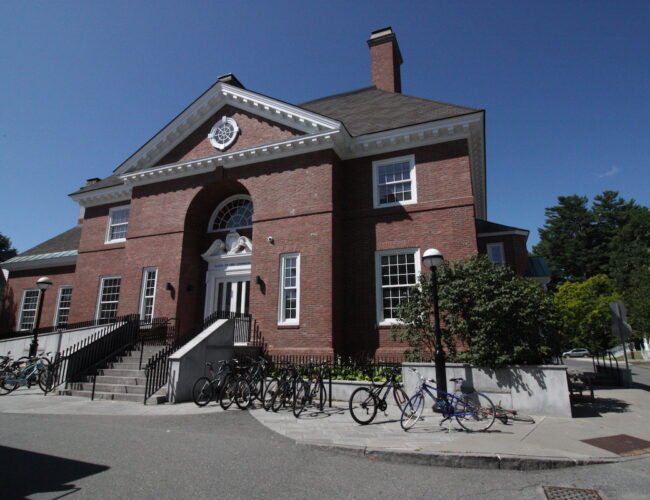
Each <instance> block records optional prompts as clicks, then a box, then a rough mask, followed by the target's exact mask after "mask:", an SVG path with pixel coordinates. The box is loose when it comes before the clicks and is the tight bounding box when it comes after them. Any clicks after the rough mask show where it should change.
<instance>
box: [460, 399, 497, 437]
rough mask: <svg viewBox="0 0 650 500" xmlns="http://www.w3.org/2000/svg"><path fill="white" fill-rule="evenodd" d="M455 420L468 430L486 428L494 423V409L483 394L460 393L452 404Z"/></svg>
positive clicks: (482, 429)
mask: <svg viewBox="0 0 650 500" xmlns="http://www.w3.org/2000/svg"><path fill="white" fill-rule="evenodd" d="M454 414H455V416H456V421H457V422H458V423H459V424H460V426H461V427H462V428H463V429H465V430H467V431H470V432H480V431H486V430H488V429H489V428H490V427H491V426H492V424H493V423H494V419H495V417H496V410H495V409H494V404H492V401H490V398H488V397H487V396H486V395H485V394H481V393H480V392H470V393H469V394H461V395H460V396H459V398H458V399H457V400H456V404H455V406H454Z"/></svg>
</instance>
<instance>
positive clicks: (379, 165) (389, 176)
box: [372, 155, 417, 208]
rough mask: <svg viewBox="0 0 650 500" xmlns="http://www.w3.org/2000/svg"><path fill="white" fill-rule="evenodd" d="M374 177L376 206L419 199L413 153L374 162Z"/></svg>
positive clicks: (402, 203) (392, 204)
mask: <svg viewBox="0 0 650 500" xmlns="http://www.w3.org/2000/svg"><path fill="white" fill-rule="evenodd" d="M372 177H373V190H374V192H373V201H374V206H375V208H379V207H390V206H394V205H408V204H409V203H415V202H416V201H417V196H416V190H415V157H414V156H413V155H410V156H403V157H401V158H391V159H388V160H380V161H374V162H372Z"/></svg>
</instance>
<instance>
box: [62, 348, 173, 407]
mask: <svg viewBox="0 0 650 500" xmlns="http://www.w3.org/2000/svg"><path fill="white" fill-rule="evenodd" d="M163 347H164V346H145V348H144V353H143V355H142V365H143V366H145V365H146V364H147V361H148V360H149V359H150V358H151V357H153V356H155V355H156V354H158V352H160V350H161V349H162V348H163ZM108 366H109V367H108V368H104V369H102V370H100V371H99V374H98V375H97V379H96V382H95V399H109V400H115V401H132V402H134V403H143V402H144V392H145V385H146V376H145V371H144V370H140V369H139V366H140V351H132V352H129V353H126V354H125V355H123V356H120V357H119V358H117V359H116V361H113V362H111V363H109V365H108ZM92 389H93V383H92V378H90V379H88V380H87V381H85V382H75V383H73V384H70V386H69V388H68V389H66V390H63V391H59V394H64V395H70V396H80V397H87V398H90V397H91V396H92ZM159 392H161V391H159ZM163 392H164V391H163ZM166 400H167V398H166V396H165V395H158V394H156V395H154V396H152V397H150V398H149V399H148V400H147V402H148V403H154V404H159V403H164V402H165V401H166Z"/></svg>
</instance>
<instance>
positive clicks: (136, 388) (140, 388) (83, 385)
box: [70, 381, 145, 394]
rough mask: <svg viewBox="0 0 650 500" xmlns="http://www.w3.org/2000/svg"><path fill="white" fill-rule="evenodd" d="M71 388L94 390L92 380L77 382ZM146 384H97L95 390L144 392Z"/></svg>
mask: <svg viewBox="0 0 650 500" xmlns="http://www.w3.org/2000/svg"><path fill="white" fill-rule="evenodd" d="M70 388H71V389H72V390H75V391H92V390H93V383H92V382H76V383H74V384H70ZM144 389H145V386H144V385H119V384H100V383H99V381H98V382H97V383H96V384H95V392H96V393H97V392H112V393H115V394H144Z"/></svg>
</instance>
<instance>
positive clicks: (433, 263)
mask: <svg viewBox="0 0 650 500" xmlns="http://www.w3.org/2000/svg"><path fill="white" fill-rule="evenodd" d="M422 261H423V262H424V264H425V265H426V266H427V267H429V268H434V267H439V266H441V265H442V263H443V262H444V261H445V258H444V257H443V256H442V253H440V250H436V249H435V248H429V249H428V250H425V251H424V255H423V256H422Z"/></svg>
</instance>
